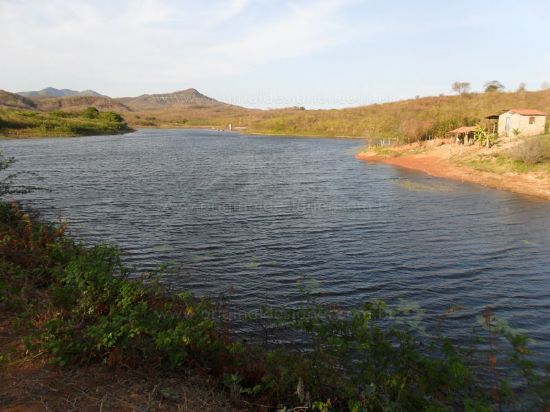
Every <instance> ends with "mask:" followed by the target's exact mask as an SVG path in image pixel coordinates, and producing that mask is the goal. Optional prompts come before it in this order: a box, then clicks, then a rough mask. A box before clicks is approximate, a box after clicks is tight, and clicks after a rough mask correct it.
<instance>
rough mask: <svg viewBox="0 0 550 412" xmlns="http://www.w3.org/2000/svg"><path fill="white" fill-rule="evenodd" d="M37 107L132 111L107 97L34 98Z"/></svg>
mask: <svg viewBox="0 0 550 412" xmlns="http://www.w3.org/2000/svg"><path fill="white" fill-rule="evenodd" d="M33 99H35V100H34V102H35V103H36V107H37V108H38V109H40V110H44V111H50V110H69V111H75V110H84V109H85V108H87V107H95V108H96V109H98V110H110V111H116V112H126V111H129V110H130V109H129V108H128V107H127V106H126V105H125V104H123V103H121V102H118V101H116V100H114V99H111V98H110V97H107V96H64V97H50V98H45V97H41V98H36V97H34V98H33Z"/></svg>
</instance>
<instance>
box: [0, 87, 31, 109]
mask: <svg viewBox="0 0 550 412" xmlns="http://www.w3.org/2000/svg"><path fill="white" fill-rule="evenodd" d="M0 107H11V108H18V109H36V103H35V102H34V101H32V100H31V99H28V98H26V97H24V96H20V95H18V94H15V93H10V92H7V91H5V90H0Z"/></svg>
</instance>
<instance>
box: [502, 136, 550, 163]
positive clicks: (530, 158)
mask: <svg viewBox="0 0 550 412" xmlns="http://www.w3.org/2000/svg"><path fill="white" fill-rule="evenodd" d="M508 156H510V157H511V158H512V159H514V160H519V161H521V162H524V163H526V164H529V165H533V164H536V163H540V162H543V161H545V160H550V139H549V138H548V136H534V137H526V138H524V139H523V140H522V141H521V143H519V144H518V145H516V146H514V147H513V148H511V149H509V150H508Z"/></svg>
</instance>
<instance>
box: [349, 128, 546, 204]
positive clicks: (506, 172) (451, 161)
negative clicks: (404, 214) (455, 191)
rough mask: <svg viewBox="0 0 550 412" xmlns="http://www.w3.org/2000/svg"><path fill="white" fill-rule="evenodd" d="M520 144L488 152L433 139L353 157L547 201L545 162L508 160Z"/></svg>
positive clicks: (499, 147) (509, 143) (358, 154)
mask: <svg viewBox="0 0 550 412" xmlns="http://www.w3.org/2000/svg"><path fill="white" fill-rule="evenodd" d="M521 143H522V142H521V141H519V140H518V141H515V142H514V141H510V142H503V143H502V144H501V145H498V146H495V147H493V148H490V149H488V148H483V147H479V146H478V145H471V146H464V145H457V144H455V143H454V142H453V141H452V140H449V139H435V140H432V141H428V142H418V143H413V144H408V145H402V146H391V147H386V148H374V149H370V150H369V149H367V150H365V151H363V152H360V153H357V154H356V158H357V159H358V160H366V161H369V162H381V163H386V164H390V165H393V166H398V167H403V168H407V169H412V170H418V171H421V172H424V173H427V174H429V175H431V176H436V177H442V178H447V179H452V180H457V181H461V182H468V183H475V184H479V185H482V186H486V187H491V188H494V189H499V190H507V191H511V192H516V193H521V194H525V195H530V196H536V197H539V198H543V199H549V200H550V166H549V164H548V161H547V160H546V161H542V162H539V163H537V164H528V163H525V162H523V161H520V160H514V159H511V158H510V157H509V154H510V153H511V152H513V151H514V150H516V149H517V147H518V145H519V144H521Z"/></svg>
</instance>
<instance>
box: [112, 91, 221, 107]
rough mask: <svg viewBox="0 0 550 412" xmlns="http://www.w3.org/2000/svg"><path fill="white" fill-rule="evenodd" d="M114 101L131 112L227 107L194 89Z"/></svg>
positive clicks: (122, 98)
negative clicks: (195, 107)
mask: <svg viewBox="0 0 550 412" xmlns="http://www.w3.org/2000/svg"><path fill="white" fill-rule="evenodd" d="M115 100H117V101H119V102H121V103H123V104H125V105H126V106H128V107H130V108H131V109H133V110H160V109H167V108H171V107H189V106H208V107H210V106H228V105H227V104H226V103H222V102H219V101H217V100H215V99H212V98H211V97H208V96H205V95H204V94H202V93H200V92H199V91H198V90H196V89H187V90H180V91H177V92H173V93H163V94H143V95H141V96H138V97H121V98H117V99H115Z"/></svg>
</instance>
